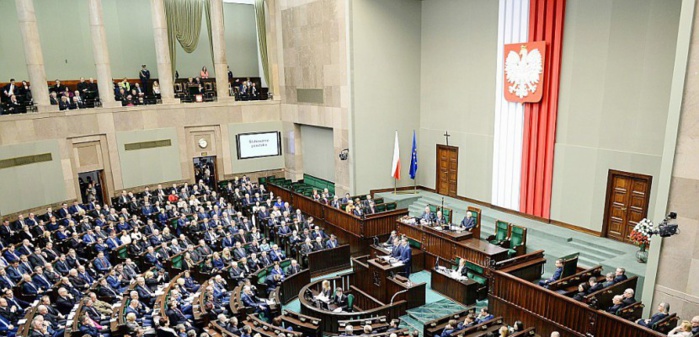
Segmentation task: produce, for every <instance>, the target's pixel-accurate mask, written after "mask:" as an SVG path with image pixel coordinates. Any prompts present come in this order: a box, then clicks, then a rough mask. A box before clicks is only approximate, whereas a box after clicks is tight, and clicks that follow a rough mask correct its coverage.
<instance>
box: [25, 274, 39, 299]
mask: <svg viewBox="0 0 699 337" xmlns="http://www.w3.org/2000/svg"><path fill="white" fill-rule="evenodd" d="M23 281H24V282H22V293H23V294H24V295H27V296H29V297H31V298H35V297H36V296H38V295H39V294H42V293H43V292H44V291H43V290H42V289H41V288H40V287H39V286H37V285H36V284H34V282H33V281H32V277H31V276H29V275H28V274H25V275H24V276H23Z"/></svg>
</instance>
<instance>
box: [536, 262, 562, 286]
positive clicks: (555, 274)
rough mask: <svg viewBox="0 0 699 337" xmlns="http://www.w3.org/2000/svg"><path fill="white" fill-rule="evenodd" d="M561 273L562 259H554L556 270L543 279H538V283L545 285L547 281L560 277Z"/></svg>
mask: <svg viewBox="0 0 699 337" xmlns="http://www.w3.org/2000/svg"><path fill="white" fill-rule="evenodd" d="M561 275H563V260H561V259H558V260H556V270H555V271H554V272H553V275H552V276H551V277H549V278H547V279H545V280H541V281H539V285H540V286H542V287H546V286H548V284H549V283H551V282H553V281H558V280H559V279H560V278H561Z"/></svg>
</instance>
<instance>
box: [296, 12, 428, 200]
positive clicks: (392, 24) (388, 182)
mask: <svg viewBox="0 0 699 337" xmlns="http://www.w3.org/2000/svg"><path fill="white" fill-rule="evenodd" d="M420 4H421V1H418V0H382V1H375V0H353V1H352V2H351V19H352V22H353V23H352V25H351V53H352V55H351V57H352V58H351V60H352V61H351V71H352V77H351V78H352V92H353V97H352V105H353V116H352V117H351V118H352V119H353V121H352V122H351V123H353V125H352V127H351V130H350V132H352V133H353V135H352V139H353V144H352V145H351V152H350V160H352V161H353V162H354V182H355V190H354V192H355V193H361V194H363V193H368V192H369V190H370V189H375V188H382V187H389V186H393V178H391V174H390V172H391V160H392V158H393V143H394V139H395V131H396V130H397V131H398V136H399V142H400V145H401V148H400V157H401V158H402V166H403V170H402V172H401V177H402V179H401V180H400V181H399V182H398V185H399V186H408V185H412V184H413V180H411V179H410V177H409V175H408V167H409V166H410V155H411V152H410V150H411V142H412V134H413V130H416V131H417V129H418V128H419V116H420V91H419V84H420ZM304 137H305V135H304ZM303 141H304V143H305V142H306V139H305V138H304V139H303ZM305 155H306V154H305V153H304V156H305ZM420 155H421V156H423V154H420ZM423 162H424V161H423ZM305 167H306V165H304V170H306V168H305ZM420 170H424V168H422V167H421V168H420Z"/></svg>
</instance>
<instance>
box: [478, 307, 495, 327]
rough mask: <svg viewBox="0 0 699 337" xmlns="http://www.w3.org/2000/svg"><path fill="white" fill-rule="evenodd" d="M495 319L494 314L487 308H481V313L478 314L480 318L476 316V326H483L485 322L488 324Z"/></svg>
mask: <svg viewBox="0 0 699 337" xmlns="http://www.w3.org/2000/svg"><path fill="white" fill-rule="evenodd" d="M493 318H495V316H493V314H491V313H490V311H488V308H487V307H483V308H481V311H480V312H479V313H478V316H476V324H481V323H483V322H487V321H489V320H491V319H493Z"/></svg>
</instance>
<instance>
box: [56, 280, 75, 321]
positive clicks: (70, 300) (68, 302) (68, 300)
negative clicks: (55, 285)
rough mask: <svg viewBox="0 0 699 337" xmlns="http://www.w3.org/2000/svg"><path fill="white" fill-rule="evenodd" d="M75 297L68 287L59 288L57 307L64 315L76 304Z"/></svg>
mask: <svg viewBox="0 0 699 337" xmlns="http://www.w3.org/2000/svg"><path fill="white" fill-rule="evenodd" d="M75 303H76V301H75V298H74V297H73V295H71V294H69V293H68V290H66V288H63V287H61V288H59V289H58V299H56V309H57V310H58V312H60V313H61V314H63V315H68V314H69V313H70V311H71V310H72V309H73V307H74V306H75Z"/></svg>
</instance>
